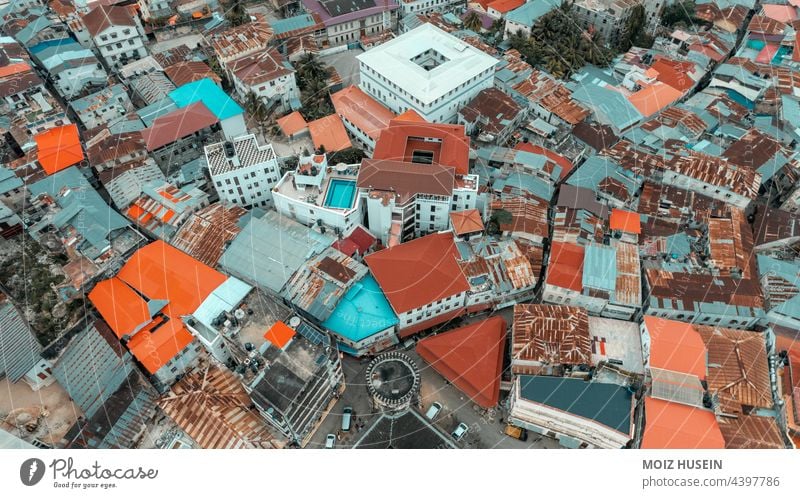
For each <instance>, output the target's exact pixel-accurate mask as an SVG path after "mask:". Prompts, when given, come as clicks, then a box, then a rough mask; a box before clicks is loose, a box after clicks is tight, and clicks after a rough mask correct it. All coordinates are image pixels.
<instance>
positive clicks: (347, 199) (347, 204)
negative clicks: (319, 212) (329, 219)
mask: <svg viewBox="0 0 800 498" xmlns="http://www.w3.org/2000/svg"><path fill="white" fill-rule="evenodd" d="M355 195H356V182H355V181H353V180H342V179H341V178H332V179H331V181H330V183H329V184H328V192H327V193H326V194H325V202H324V203H323V205H324V206H325V207H332V208H338V209H350V208H351V207H352V206H353V197H355Z"/></svg>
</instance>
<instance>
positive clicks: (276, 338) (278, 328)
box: [264, 320, 296, 349]
mask: <svg viewBox="0 0 800 498" xmlns="http://www.w3.org/2000/svg"><path fill="white" fill-rule="evenodd" d="M295 334H296V332H295V330H294V329H293V328H291V327H289V326H288V325H286V324H285V323H283V322H282V321H280V320H278V321H277V322H275V324H274V325H273V326H272V327H270V329H269V330H267V332H266V333H265V334H264V339H266V340H268V341H269V342H271V343H272V345H273V346H275V347H276V348H280V349H283V347H284V346H286V345H287V344H289V341H291V340H292V337H294V336H295Z"/></svg>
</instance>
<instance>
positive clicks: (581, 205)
mask: <svg viewBox="0 0 800 498" xmlns="http://www.w3.org/2000/svg"><path fill="white" fill-rule="evenodd" d="M556 206H558V207H568V208H572V209H585V210H587V211H589V212H590V213H593V214H595V215H597V216H599V217H601V218H603V219H608V206H606V205H605V204H603V203H602V202H599V201H598V200H597V196H596V195H595V193H594V191H593V190H590V189H588V188H583V187H576V186H575V185H570V184H568V183H565V184H564V185H561V188H560V189H559V191H558V201H557V202H556Z"/></svg>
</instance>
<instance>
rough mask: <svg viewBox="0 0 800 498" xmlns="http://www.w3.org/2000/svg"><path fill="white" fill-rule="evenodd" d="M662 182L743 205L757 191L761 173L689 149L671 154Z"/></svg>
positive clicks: (743, 206) (751, 199)
mask: <svg viewBox="0 0 800 498" xmlns="http://www.w3.org/2000/svg"><path fill="white" fill-rule="evenodd" d="M663 183H664V184H665V185H674V186H676V187H680V188H683V189H686V190H692V191H695V192H697V193H699V194H703V195H706V196H708V197H711V198H713V199H718V200H721V201H723V202H726V203H728V204H732V205H734V206H737V207H739V208H742V209H744V208H746V207H747V206H748V205H749V204H750V203H751V202H752V201H753V200H754V199H755V198H756V196H757V195H758V190H759V186H760V185H761V174H760V173H758V172H757V171H755V170H753V169H748V168H741V167H737V166H734V165H732V164H730V163H729V161H727V160H726V159H723V158H720V157H716V156H709V155H706V154H701V153H698V152H692V153H691V154H690V155H687V156H679V155H676V156H675V157H673V159H672V160H671V161H670V162H669V163H668V164H667V167H666V169H665V171H664V174H663Z"/></svg>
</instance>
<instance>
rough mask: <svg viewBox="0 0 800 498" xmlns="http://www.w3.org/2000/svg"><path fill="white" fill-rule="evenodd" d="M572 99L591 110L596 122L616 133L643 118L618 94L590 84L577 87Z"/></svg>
mask: <svg viewBox="0 0 800 498" xmlns="http://www.w3.org/2000/svg"><path fill="white" fill-rule="evenodd" d="M572 98H574V99H575V100H577V101H578V102H580V103H582V104H584V105H585V106H586V107H588V108H589V109H591V110H592V112H593V113H594V115H595V119H597V121H598V122H600V123H601V124H607V125H610V126H612V127H614V128H616V130H618V131H619V130H625V129H626V128H629V127H631V126H633V125H634V124H636V123H638V122H639V121H640V120H641V119H642V117H643V116H642V114H641V113H640V112H639V111H638V110H637V109H636V107H635V106H634V105H633V104H631V103H630V101H629V100H628V99H626V98H625V96H624V95H622V94H621V93H620V92H618V91H616V90H610V89H608V88H604V87H602V86H600V85H597V84H594V83H592V82H586V83H584V84H581V85H578V87H577V88H576V89H575V91H574V92H573V94H572Z"/></svg>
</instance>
